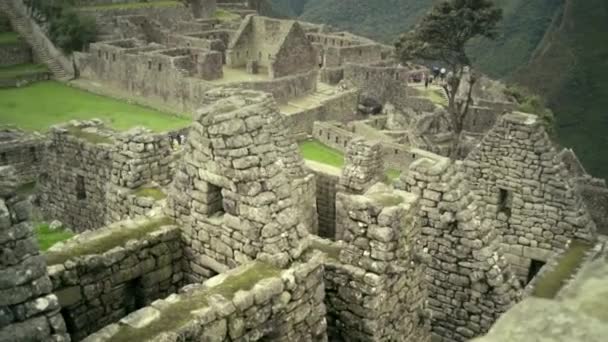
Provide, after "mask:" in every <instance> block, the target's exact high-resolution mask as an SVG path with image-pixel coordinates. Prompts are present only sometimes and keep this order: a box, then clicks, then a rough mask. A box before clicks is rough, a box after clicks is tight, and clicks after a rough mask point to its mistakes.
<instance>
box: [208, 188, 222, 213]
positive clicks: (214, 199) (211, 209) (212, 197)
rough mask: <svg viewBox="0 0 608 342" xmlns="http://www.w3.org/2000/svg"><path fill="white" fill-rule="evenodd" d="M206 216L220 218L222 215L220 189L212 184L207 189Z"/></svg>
mask: <svg viewBox="0 0 608 342" xmlns="http://www.w3.org/2000/svg"><path fill="white" fill-rule="evenodd" d="M207 208H208V212H207V215H209V216H221V215H224V212H225V211H224V196H223V195H222V188H220V187H219V186H215V185H213V184H208V187H207Z"/></svg>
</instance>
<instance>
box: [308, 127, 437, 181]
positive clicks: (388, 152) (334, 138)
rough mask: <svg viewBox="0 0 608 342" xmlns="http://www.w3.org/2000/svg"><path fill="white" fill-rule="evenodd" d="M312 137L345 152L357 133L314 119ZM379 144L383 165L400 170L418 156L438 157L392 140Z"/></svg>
mask: <svg viewBox="0 0 608 342" xmlns="http://www.w3.org/2000/svg"><path fill="white" fill-rule="evenodd" d="M312 137H313V138H314V139H315V140H318V141H319V142H321V143H322V144H324V145H327V146H329V147H331V148H334V149H336V150H338V151H340V152H342V153H345V152H346V148H347V146H348V144H349V142H350V141H351V140H352V139H355V138H356V137H357V135H356V134H355V133H353V132H351V131H349V130H347V129H345V128H342V127H339V125H338V124H336V123H333V122H319V121H315V122H314V125H313V131H312ZM380 146H381V150H382V160H383V161H384V165H385V167H390V168H394V169H397V170H402V171H406V170H407V169H408V168H409V165H410V164H411V163H412V162H413V161H415V160H418V159H419V158H429V159H436V158H437V157H439V156H437V155H435V154H433V153H430V152H427V151H424V150H421V149H418V148H412V147H410V146H407V145H404V144H398V143H394V142H387V141H382V142H380Z"/></svg>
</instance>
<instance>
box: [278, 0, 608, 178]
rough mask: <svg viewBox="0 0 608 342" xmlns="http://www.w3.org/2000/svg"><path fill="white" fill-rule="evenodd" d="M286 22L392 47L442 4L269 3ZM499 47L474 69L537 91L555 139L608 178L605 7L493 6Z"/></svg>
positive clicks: (474, 50)
mask: <svg viewBox="0 0 608 342" xmlns="http://www.w3.org/2000/svg"><path fill="white" fill-rule="evenodd" d="M269 1H271V3H272V4H273V6H274V8H275V10H277V11H278V12H281V13H282V14H283V15H285V16H291V17H297V18H300V19H302V20H306V21H311V22H317V23H325V24H330V25H332V26H334V27H337V28H339V29H343V30H348V31H351V32H353V33H356V34H360V35H363V36H367V37H370V38H373V39H375V40H378V41H382V42H385V43H388V44H390V43H392V42H394V41H395V39H396V38H397V37H398V35H399V34H400V33H401V32H404V31H406V30H408V29H410V28H411V27H412V26H413V25H414V24H415V23H416V22H417V21H418V20H420V18H421V17H422V16H423V14H424V13H425V12H426V11H428V10H429V9H430V8H431V7H432V6H433V4H434V3H435V2H437V1H439V0H269ZM496 3H497V4H498V5H499V6H500V7H501V8H502V9H503V11H504V20H503V22H502V23H501V25H500V29H499V33H500V36H499V38H498V39H497V40H496V41H477V42H474V43H473V44H471V46H470V47H469V52H470V54H471V56H472V59H473V61H474V65H475V66H476V67H477V68H478V69H480V70H481V71H483V72H485V73H486V74H489V75H490V76H492V77H495V78H502V79H504V80H508V81H513V82H516V83H520V84H523V85H525V86H527V87H529V88H530V89H531V90H532V91H534V92H536V93H540V94H541V95H543V97H544V98H545V99H546V100H547V102H548V104H549V106H550V107H551V109H552V110H553V111H554V112H555V114H556V117H557V122H558V126H559V127H558V138H559V140H560V142H561V143H562V144H563V145H564V146H566V147H573V148H575V150H576V153H577V154H578V155H579V157H580V158H581V159H582V161H583V163H584V164H585V166H586V167H587V169H588V171H589V172H591V173H592V174H594V175H596V176H600V177H603V178H607V179H608V152H605V151H608V134H605V133H604V132H606V131H608V114H607V111H608V44H607V43H606V42H607V41H608V38H606V37H607V36H608V1H607V0H496Z"/></svg>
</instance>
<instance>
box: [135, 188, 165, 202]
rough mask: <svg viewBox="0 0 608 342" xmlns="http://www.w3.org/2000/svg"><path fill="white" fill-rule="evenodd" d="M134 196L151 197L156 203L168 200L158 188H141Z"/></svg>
mask: <svg viewBox="0 0 608 342" xmlns="http://www.w3.org/2000/svg"><path fill="white" fill-rule="evenodd" d="M133 195H135V196H137V197H149V198H152V199H154V200H156V201H160V200H162V199H165V198H167V195H165V193H164V192H162V190H160V189H158V188H149V187H141V188H139V189H137V190H135V191H134V192H133Z"/></svg>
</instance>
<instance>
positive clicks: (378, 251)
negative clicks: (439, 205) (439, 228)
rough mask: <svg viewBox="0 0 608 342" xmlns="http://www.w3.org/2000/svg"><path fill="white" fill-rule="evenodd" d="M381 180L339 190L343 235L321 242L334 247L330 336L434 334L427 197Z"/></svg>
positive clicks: (419, 341) (329, 271) (423, 337)
mask: <svg viewBox="0 0 608 342" xmlns="http://www.w3.org/2000/svg"><path fill="white" fill-rule="evenodd" d="M375 188H376V189H374V188H372V189H370V190H369V191H368V192H367V193H365V194H364V195H348V194H345V193H338V195H337V200H336V217H337V220H336V230H337V231H338V235H339V236H340V237H341V238H342V240H343V241H340V242H339V243H338V244H337V245H334V246H333V247H332V246H329V247H327V246H326V247H325V248H320V249H321V250H329V252H330V253H329V254H333V256H331V257H330V258H329V260H328V262H327V263H326V275H325V284H326V303H327V310H328V331H329V337H330V340H338V341H370V342H371V341H408V342H409V341H411V342H414V341H415V342H424V341H430V326H429V321H428V320H427V319H426V318H425V314H424V311H425V306H426V304H425V301H426V283H425V277H424V265H423V264H422V263H421V262H420V259H419V258H418V254H419V253H421V252H422V249H421V246H420V241H419V239H420V230H421V222H420V221H419V220H418V219H417V218H416V211H417V210H418V207H419V205H420V204H419V197H418V196H416V195H413V194H409V193H405V192H400V191H392V190H389V189H388V188H382V187H377V186H376V187H375ZM332 259H333V260H332Z"/></svg>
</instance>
